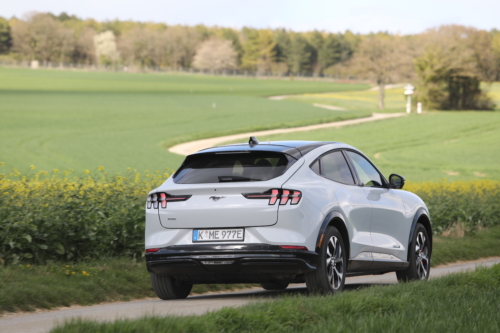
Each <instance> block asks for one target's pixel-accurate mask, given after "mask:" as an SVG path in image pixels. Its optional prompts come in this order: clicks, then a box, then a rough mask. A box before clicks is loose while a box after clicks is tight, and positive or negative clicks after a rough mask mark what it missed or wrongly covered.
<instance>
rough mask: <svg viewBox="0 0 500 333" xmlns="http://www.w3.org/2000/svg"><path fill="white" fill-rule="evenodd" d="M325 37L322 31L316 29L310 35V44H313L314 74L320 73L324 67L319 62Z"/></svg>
mask: <svg viewBox="0 0 500 333" xmlns="http://www.w3.org/2000/svg"><path fill="white" fill-rule="evenodd" d="M324 42H325V39H324V38H323V35H322V34H321V32H319V31H317V30H315V31H313V32H312V33H311V34H310V35H309V45H311V59H310V61H311V68H312V71H313V73H314V75H315V76H316V75H319V74H320V73H321V72H322V70H323V67H322V66H321V64H320V63H319V55H320V53H321V49H322V48H323V45H324Z"/></svg>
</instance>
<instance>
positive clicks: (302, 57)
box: [287, 33, 312, 73]
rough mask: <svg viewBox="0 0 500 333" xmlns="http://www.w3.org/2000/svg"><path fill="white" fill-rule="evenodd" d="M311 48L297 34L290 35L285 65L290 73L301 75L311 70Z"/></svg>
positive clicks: (301, 36) (300, 35) (303, 38)
mask: <svg viewBox="0 0 500 333" xmlns="http://www.w3.org/2000/svg"><path fill="white" fill-rule="evenodd" d="M311 55H312V47H311V45H310V44H309V43H308V42H307V40H306V38H305V37H304V36H303V35H302V34H299V33H292V35H291V40H290V45H289V48H288V52H287V63H288V66H289V67H290V71H291V72H292V73H302V72H305V71H308V70H309V69H310V68H311Z"/></svg>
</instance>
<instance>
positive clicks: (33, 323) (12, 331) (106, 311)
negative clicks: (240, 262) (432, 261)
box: [0, 257, 500, 333]
mask: <svg viewBox="0 0 500 333" xmlns="http://www.w3.org/2000/svg"><path fill="white" fill-rule="evenodd" d="M496 263H500V257H498V258H492V259H486V260H478V261H474V262H466V263H460V264H454V265H449V266H445V267H439V268H432V269H431V278H436V277H439V276H442V275H445V274H449V273H455V272H460V271H465V270H472V269H474V268H475V267H476V265H484V266H492V265H494V264H496ZM392 283H397V280H396V275H395V274H394V273H388V274H384V275H371V276H362V277H352V278H348V279H347V281H346V289H348V290H349V289H351V290H352V289H356V288H360V287H367V286H370V285H380V284H392ZM283 294H289V295H291V294H306V288H305V285H304V284H297V285H291V286H290V287H289V288H288V289H286V290H285V291H280V292H274V291H265V290H263V289H260V288H253V289H246V290H240V291H237V292H225V293H218V294H210V295H200V296H191V297H188V298H187V299H185V300H176V301H161V300H159V299H147V300H140V301H132V302H120V303H109V304H99V305H93V306H85V307H81V306H74V307H69V308H63V309H59V310H52V311H44V312H39V313H29V314H25V313H23V314H9V315H4V316H2V317H0V333H24V332H30V333H32V332H33V333H38V332H40V333H42V332H48V331H49V330H50V329H51V328H52V327H54V326H55V325H57V324H58V323H63V322H64V321H66V320H68V319H71V318H78V317H80V318H87V319H94V320H100V321H111V320H114V319H119V318H137V317H141V316H144V315H151V314H155V315H181V316H183V315H200V314H203V313H206V312H209V311H214V310H219V309H221V308H223V307H228V306H232V307H234V306H241V305H244V304H247V303H249V302H255V301H259V300H266V299H273V298H275V297H277V296H279V295H283Z"/></svg>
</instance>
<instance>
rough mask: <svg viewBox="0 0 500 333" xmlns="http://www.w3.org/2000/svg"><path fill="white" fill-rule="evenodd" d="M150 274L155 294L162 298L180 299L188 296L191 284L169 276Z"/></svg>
mask: <svg viewBox="0 0 500 333" xmlns="http://www.w3.org/2000/svg"><path fill="white" fill-rule="evenodd" d="M150 274H151V284H152V285H153V290H154V291H155V294H156V296H158V298H160V299H162V300H169V299H182V298H186V297H188V295H189V293H190V292H191V289H192V288H193V285H192V284H191V283H186V282H184V281H180V280H177V279H174V278H173V277H171V276H166V275H158V274H154V273H150Z"/></svg>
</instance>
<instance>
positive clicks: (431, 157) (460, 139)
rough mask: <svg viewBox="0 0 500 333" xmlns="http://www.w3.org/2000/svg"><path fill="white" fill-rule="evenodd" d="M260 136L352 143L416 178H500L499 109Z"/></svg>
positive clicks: (383, 165) (387, 168) (387, 170)
mask: <svg viewBox="0 0 500 333" xmlns="http://www.w3.org/2000/svg"><path fill="white" fill-rule="evenodd" d="M258 139H259V140H292V139H293V140H318V141H339V142H345V143H348V144H350V145H352V146H354V147H356V148H359V149H361V150H362V151H363V152H365V153H366V154H367V155H368V156H369V157H370V158H371V159H372V160H373V161H374V163H376V164H377V166H378V167H379V168H380V169H381V171H382V172H383V173H384V174H385V175H386V176H389V174H391V173H399V174H402V175H403V176H405V177H406V179H407V180H410V181H414V182H421V181H429V180H441V179H444V178H446V179H447V180H450V181H453V180H459V179H460V180H472V179H485V178H487V179H497V180H500V168H499V167H498V166H499V165H500V154H498V151H499V149H498V142H500V112H430V113H426V114H422V115H417V114H412V115H410V116H407V117H402V118H396V119H389V120H384V121H378V122H374V123H365V124H360V125H356V126H350V127H344V128H339V129H324V130H318V131H312V132H300V133H290V134H283V135H275V136H269V137H259V138H258Z"/></svg>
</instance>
